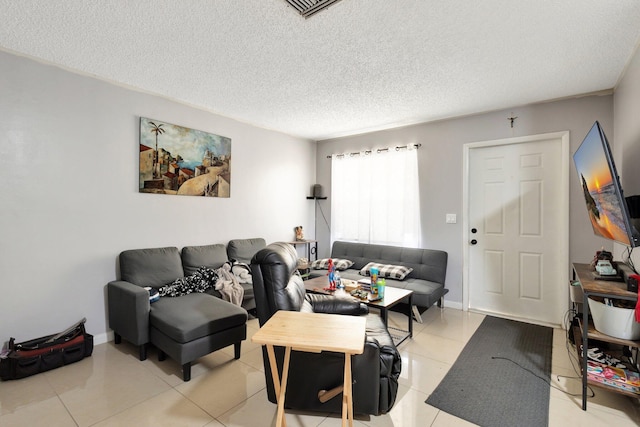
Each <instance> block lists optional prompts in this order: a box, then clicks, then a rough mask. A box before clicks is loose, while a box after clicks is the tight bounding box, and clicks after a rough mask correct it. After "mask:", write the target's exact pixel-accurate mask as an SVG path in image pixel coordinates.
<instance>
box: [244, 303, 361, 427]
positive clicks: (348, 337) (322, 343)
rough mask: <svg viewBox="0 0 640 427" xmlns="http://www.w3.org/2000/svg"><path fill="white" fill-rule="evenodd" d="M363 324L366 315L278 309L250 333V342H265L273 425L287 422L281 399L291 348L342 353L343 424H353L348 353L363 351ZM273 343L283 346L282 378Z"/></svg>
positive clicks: (281, 424) (284, 390) (284, 387)
mask: <svg viewBox="0 0 640 427" xmlns="http://www.w3.org/2000/svg"><path fill="white" fill-rule="evenodd" d="M365 327H366V319H365V317H358V316H343V315H340V314H324V313H301V312H299V311H284V310H280V311H277V312H276V313H275V314H274V315H273V316H271V318H270V319H269V320H268V321H267V323H265V324H264V325H262V327H261V328H260V330H259V331H258V332H256V333H255V334H253V337H251V341H252V342H255V343H258V344H262V345H266V346H267V353H268V354H269V364H270V366H271V377H272V378H273V386H274V389H275V392H276V396H277V400H278V412H277V416H276V426H278V427H279V426H286V420H285V417H284V400H285V394H286V388H287V378H288V375H289V360H290V357H291V350H294V351H307V352H312V353H320V352H321V351H333V352H338V353H344V386H343V389H342V425H343V426H346V425H347V423H348V425H349V426H353V388H352V378H351V356H352V355H354V354H362V352H363V351H364V336H365ZM275 345H277V346H282V347H285V353H284V365H283V367H282V381H281V380H280V378H279V376H278V365H277V364H276V355H275V351H274V349H273V346H275Z"/></svg>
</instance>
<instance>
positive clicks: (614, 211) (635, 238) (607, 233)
mask: <svg viewBox="0 0 640 427" xmlns="http://www.w3.org/2000/svg"><path fill="white" fill-rule="evenodd" d="M573 162H574V163H575V166H576V169H577V171H578V178H579V179H580V184H581V185H582V191H583V194H584V199H585V202H586V205H587V212H588V214H589V220H590V221H591V226H592V227H593V231H594V233H595V234H596V235H598V236H602V237H604V238H605V239H610V240H614V241H616V242H619V243H622V244H623V245H627V246H630V247H632V248H633V247H636V246H638V245H639V244H640V234H639V233H638V232H637V230H636V229H635V227H633V225H632V223H631V218H630V217H629V209H628V207H627V202H626V200H625V198H624V195H623V192H622V187H621V186H620V178H619V177H618V173H617V171H616V166H615V164H614V162H613V155H612V153H611V148H610V147H609V142H608V141H607V137H606V136H605V134H604V132H603V131H602V128H601V127H600V123H598V122H597V121H596V122H595V123H594V124H593V126H592V127H591V130H589V133H587V136H585V138H584V140H583V141H582V144H580V147H578V150H577V151H576V152H575V153H574V154H573Z"/></svg>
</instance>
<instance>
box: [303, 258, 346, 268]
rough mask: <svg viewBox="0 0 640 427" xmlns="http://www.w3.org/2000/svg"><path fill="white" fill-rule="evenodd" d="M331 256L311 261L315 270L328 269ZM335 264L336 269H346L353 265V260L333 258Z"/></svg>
mask: <svg viewBox="0 0 640 427" xmlns="http://www.w3.org/2000/svg"><path fill="white" fill-rule="evenodd" d="M330 259H331V258H324V259H317V260H315V261H313V262H312V263H311V268H313V269H315V270H327V269H328V268H329V260H330ZM333 265H334V266H335V267H336V270H340V271H342V270H346V269H347V268H349V267H351V266H352V265H353V261H350V260H348V259H339V258H333Z"/></svg>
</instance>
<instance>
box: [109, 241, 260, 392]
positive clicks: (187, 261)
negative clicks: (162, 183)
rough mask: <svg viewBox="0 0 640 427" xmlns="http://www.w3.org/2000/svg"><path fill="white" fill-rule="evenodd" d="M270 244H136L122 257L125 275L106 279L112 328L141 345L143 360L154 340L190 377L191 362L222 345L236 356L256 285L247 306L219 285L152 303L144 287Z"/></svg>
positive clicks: (162, 354)
mask: <svg viewBox="0 0 640 427" xmlns="http://www.w3.org/2000/svg"><path fill="white" fill-rule="evenodd" d="M265 246H266V242H265V241H264V239H259V238H258V239H236V240H232V241H230V242H229V244H228V245H227V246H225V245H222V244H215V245H206V246H187V247H184V248H183V249H182V251H179V250H178V248H175V247H167V248H149V249H133V250H128V251H124V252H122V253H121V254H120V256H119V266H120V279H119V280H114V281H112V282H109V283H108V284H107V305H108V313H109V327H110V328H111V329H112V330H113V332H114V340H115V343H116V344H119V343H120V342H121V340H122V338H124V339H125V340H127V341H128V342H130V343H132V344H134V345H137V346H138V347H139V350H140V360H144V359H146V357H147V353H146V352H147V350H146V349H147V345H148V344H149V343H151V344H152V345H154V346H155V347H156V348H157V349H158V351H159V358H160V360H163V359H164V358H165V357H166V356H169V357H171V358H172V359H174V360H176V361H177V362H179V363H180V364H181V365H182V373H183V378H184V380H185V381H189V379H190V378H191V362H192V361H194V360H195V359H197V358H199V357H202V356H204V355H206V354H209V353H211V352H212V351H216V350H218V349H221V348H224V347H227V346H229V345H234V347H235V354H234V356H235V358H236V359H237V358H239V357H240V345H241V342H242V341H243V340H245V339H246V321H247V317H248V315H247V310H251V309H253V308H255V300H254V297H253V286H252V285H251V284H250V283H249V284H248V285H243V287H244V288H245V294H244V298H243V301H242V307H238V306H237V305H234V304H232V303H230V302H227V301H224V300H222V299H221V298H219V296H220V294H219V293H218V292H217V291H215V290H209V291H207V292H209V293H191V294H187V295H182V296H177V297H168V296H167V297H162V298H160V299H159V300H158V301H156V302H154V303H150V300H149V292H148V291H147V290H146V289H144V287H152V288H160V287H162V286H165V285H167V284H169V283H171V282H173V281H174V280H176V279H178V278H183V277H185V276H189V275H191V274H192V273H194V272H195V271H196V270H197V269H198V268H199V267H209V268H213V269H217V268H219V267H221V266H222V265H223V264H224V263H226V262H227V261H228V260H230V259H233V260H237V261H240V262H243V261H244V262H247V261H249V260H250V259H251V257H252V256H253V254H254V253H255V252H257V251H259V250H260V249H262V248H264V247H265Z"/></svg>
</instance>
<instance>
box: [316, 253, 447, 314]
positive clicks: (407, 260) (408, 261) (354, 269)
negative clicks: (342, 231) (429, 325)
mask: <svg viewBox="0 0 640 427" xmlns="http://www.w3.org/2000/svg"><path fill="white" fill-rule="evenodd" d="M447 257H448V256H447V253H446V252H444V251H440V250H434V249H417V248H403V247H398V246H387V245H373V244H368V243H352V242H334V243H333V246H332V248H331V258H336V259H347V260H350V261H353V263H354V264H353V265H352V266H351V267H350V268H349V269H347V270H344V271H340V276H341V277H344V278H347V279H352V280H359V279H362V278H363V276H361V275H360V274H359V272H360V270H361V269H362V268H363V267H364V266H365V265H366V264H367V263H369V262H376V263H380V264H392V265H403V266H406V267H411V268H413V271H412V272H411V273H409V274H408V275H407V277H405V279H404V280H394V279H389V278H387V279H386V282H387V285H389V286H394V287H396V288H402V289H410V290H412V291H413V304H414V307H413V309H414V313H415V311H416V310H418V308H422V309H427V308H429V307H431V306H432V305H433V304H435V303H438V306H439V307H441V306H442V300H443V297H444V295H445V294H446V293H447V292H449V290H448V289H445V287H444V281H445V277H446V274H447ZM312 275H317V271H316V272H312ZM415 314H416V318H417V320H418V321H421V318H420V316H419V313H415Z"/></svg>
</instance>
